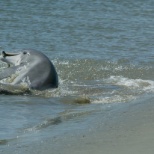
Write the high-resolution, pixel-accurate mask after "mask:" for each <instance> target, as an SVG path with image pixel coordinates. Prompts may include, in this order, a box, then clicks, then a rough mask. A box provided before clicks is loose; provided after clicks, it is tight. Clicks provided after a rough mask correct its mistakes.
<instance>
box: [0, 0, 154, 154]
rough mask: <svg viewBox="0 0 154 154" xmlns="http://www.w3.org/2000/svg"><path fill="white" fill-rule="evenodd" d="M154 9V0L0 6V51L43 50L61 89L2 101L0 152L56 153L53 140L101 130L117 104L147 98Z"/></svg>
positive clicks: (152, 84)
mask: <svg viewBox="0 0 154 154" xmlns="http://www.w3.org/2000/svg"><path fill="white" fill-rule="evenodd" d="M153 6H154V1H153V0H146V1H145V0H136V1H134V0H125V1H123V0H116V1H115V0H105V1H102V0H66V1H62V0H37V1H36V0H31V1H28V0H25V1H20V0H9V1H6V0H1V1H0V51H3V50H4V51H9V52H13V51H16V50H18V49H22V48H32V49H36V50H39V51H41V52H43V53H44V54H46V55H47V56H48V57H49V59H50V60H51V61H52V62H53V64H54V65H55V67H56V70H57V73H58V76H59V87H58V88H57V89H48V90H45V91H35V90H33V91H32V94H22V95H6V94H1V95H0V153H2V154H5V153H7V154H9V153H10V154H20V153H22V154H23V153H24V152H25V153H26V150H25V151H24V152H23V151H22V148H23V147H28V146H29V145H32V144H35V143H39V147H41V146H40V145H42V144H43V143H44V141H46V140H48V139H51V140H53V143H52V146H54V144H55V147H56V146H57V144H58V143H57V142H58V141H57V142H56V138H57V137H59V136H62V137H63V138H65V137H66V136H67V135H68V134H69V133H70V132H72V134H80V133H81V132H84V131H90V130H92V129H95V127H96V128H97V127H101V123H102V121H103V120H104V121H108V120H110V119H107V115H109V114H110V112H111V111H113V110H114V109H116V111H117V112H118V109H119V108H120V107H119V106H120V105H122V106H123V105H129V104H131V103H132V102H133V103H134V104H135V103H136V104H137V103H139V100H141V99H142V100H143V104H145V103H146V100H147V99H148V98H149V99H150V98H152V100H153V95H154V9H153ZM4 67H6V65H5V64H4V63H2V62H0V70H2V69H3V68H4ZM40 76H41V74H40ZM145 98H147V99H145ZM144 100H145V101H144ZM152 100H151V101H152ZM89 102H90V103H89ZM98 117H99V118H98ZM101 118H102V119H101ZM68 136H69V135H68ZM72 137H73V135H72ZM12 147H13V149H14V150H13V151H11V149H12ZM39 147H38V148H39ZM54 150H55V151H53V153H54V152H55V153H56V148H55V149H54ZM21 151H22V152H21ZM34 151H35V150H33V152H31V153H34ZM37 154H39V151H37Z"/></svg>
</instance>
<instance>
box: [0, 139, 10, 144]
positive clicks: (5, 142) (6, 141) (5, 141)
mask: <svg viewBox="0 0 154 154" xmlns="http://www.w3.org/2000/svg"><path fill="white" fill-rule="evenodd" d="M7 143H8V140H0V145H6V144H7Z"/></svg>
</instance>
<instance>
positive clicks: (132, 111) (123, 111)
mask: <svg viewBox="0 0 154 154" xmlns="http://www.w3.org/2000/svg"><path fill="white" fill-rule="evenodd" d="M101 116H102V114H101V113H98V114H97V115H96V117H97V118H96V121H95V123H92V125H93V127H91V128H89V129H87V130H84V131H83V130H82V131H80V130H79V131H76V132H73V131H72V132H68V133H67V134H64V135H63V136H57V137H56V136H55V138H54V139H53V138H52V139H51V138H48V139H44V140H42V141H40V142H34V143H33V144H32V145H31V144H30V145H26V146H20V147H15V146H12V147H8V149H7V150H3V151H1V152H2V153H3V154H5V153H7V154H9V153H10V154H14V153H17V154H20V153H21V154H68V153H71V154H94V153H96V154H102V153H103V154H133V153H134V154H145V153H146V154H153V151H154V97H153V96H150V97H149V96H147V97H143V98H141V99H139V100H137V101H134V102H131V103H127V104H118V105H114V106H113V109H112V110H109V113H108V114H107V115H105V117H103V118H101ZM92 122H93V121H92Z"/></svg>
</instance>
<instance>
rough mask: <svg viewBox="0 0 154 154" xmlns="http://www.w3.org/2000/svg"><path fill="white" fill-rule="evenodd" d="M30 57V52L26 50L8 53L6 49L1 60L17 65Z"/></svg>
mask: <svg viewBox="0 0 154 154" xmlns="http://www.w3.org/2000/svg"><path fill="white" fill-rule="evenodd" d="M28 57H29V53H28V52H26V51H23V52H19V53H7V52H5V51H2V54H1V56H0V60H1V61H3V62H6V63H7V64H8V66H10V65H14V66H17V65H21V63H24V62H26V61H27V58H28Z"/></svg>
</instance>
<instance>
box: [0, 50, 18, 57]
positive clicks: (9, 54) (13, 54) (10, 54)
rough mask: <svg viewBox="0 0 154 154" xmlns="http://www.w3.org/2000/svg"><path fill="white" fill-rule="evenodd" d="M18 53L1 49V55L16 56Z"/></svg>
mask: <svg viewBox="0 0 154 154" xmlns="http://www.w3.org/2000/svg"><path fill="white" fill-rule="evenodd" d="M16 55H18V53H6V52H5V51H2V57H3V58H5V57H8V56H16Z"/></svg>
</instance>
